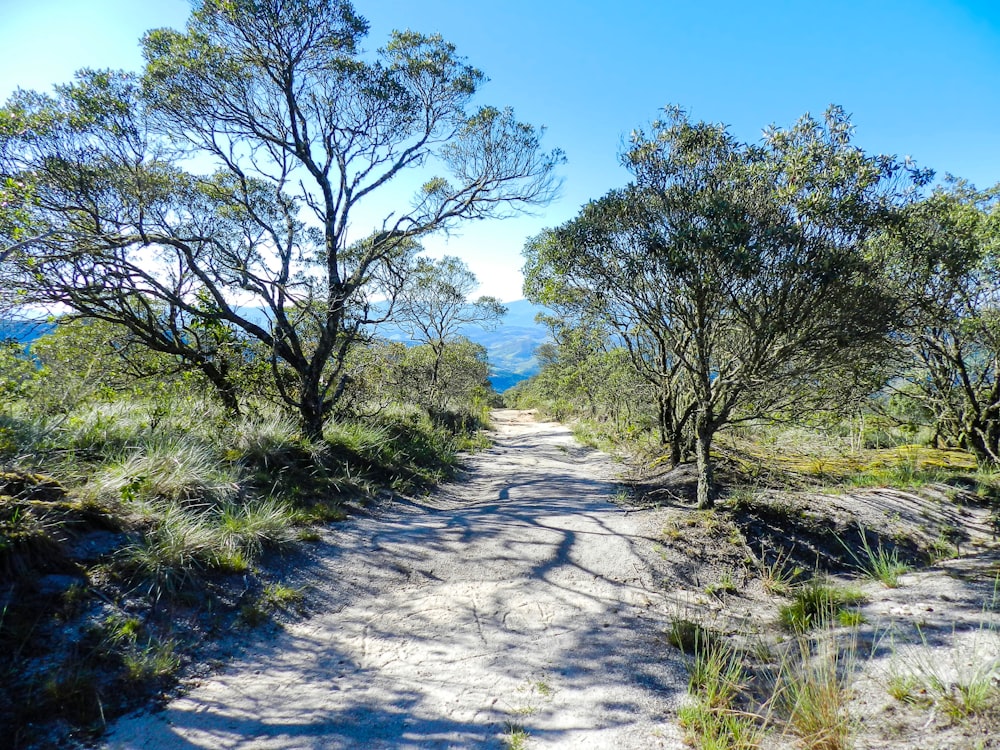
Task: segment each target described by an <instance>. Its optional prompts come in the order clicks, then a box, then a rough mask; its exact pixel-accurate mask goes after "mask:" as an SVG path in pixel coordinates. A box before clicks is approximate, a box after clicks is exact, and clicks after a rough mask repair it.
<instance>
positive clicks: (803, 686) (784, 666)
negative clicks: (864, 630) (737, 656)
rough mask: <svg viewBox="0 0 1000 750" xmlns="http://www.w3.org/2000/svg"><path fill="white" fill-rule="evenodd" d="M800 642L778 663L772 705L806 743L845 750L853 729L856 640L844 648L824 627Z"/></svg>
mask: <svg viewBox="0 0 1000 750" xmlns="http://www.w3.org/2000/svg"><path fill="white" fill-rule="evenodd" d="M797 646H798V648H797V651H796V652H793V653H791V654H790V655H789V656H788V657H786V658H785V659H784V660H783V661H782V663H781V665H780V668H779V671H778V675H777V678H776V681H775V686H774V694H773V697H772V699H771V702H772V705H773V707H774V710H775V712H776V713H777V715H778V716H780V717H781V719H782V720H783V721H784V723H785V725H786V727H787V728H788V730H789V731H791V732H792V733H793V734H795V735H796V736H797V737H799V738H800V740H801V741H802V744H803V746H804V747H807V748H810V750H846V748H849V747H850V735H851V725H850V718H849V715H848V711H847V703H848V700H849V697H850V696H849V693H848V689H847V678H848V676H849V675H850V673H851V672H852V670H853V668H854V662H855V660H856V647H855V644H854V642H853V640H852V641H851V642H850V643H849V644H848V645H847V646H846V647H845V648H840V646H839V645H838V643H837V641H836V639H835V638H834V637H833V635H832V634H831V633H829V632H826V633H823V634H822V635H821V636H820V637H819V638H817V639H815V640H814V639H807V638H805V637H800V638H798V639H797ZM814 646H817V647H818V650H819V653H818V654H816V653H813V651H814Z"/></svg>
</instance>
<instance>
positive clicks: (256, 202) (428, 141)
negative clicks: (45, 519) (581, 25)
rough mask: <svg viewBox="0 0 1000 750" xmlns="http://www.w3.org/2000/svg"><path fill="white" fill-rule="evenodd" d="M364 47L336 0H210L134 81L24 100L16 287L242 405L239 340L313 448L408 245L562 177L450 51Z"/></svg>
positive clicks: (9, 241) (15, 175) (81, 80)
mask: <svg viewBox="0 0 1000 750" xmlns="http://www.w3.org/2000/svg"><path fill="white" fill-rule="evenodd" d="M367 30H368V25H367V22H366V21H365V20H364V19H363V18H362V17H361V16H359V15H358V14H357V13H356V12H355V10H354V8H353V7H352V5H351V4H350V3H349V2H346V0H285V1H283V2H272V1H270V0H201V1H200V2H197V3H196V4H195V6H194V10H193V12H192V15H191V17H190V20H189V22H188V24H187V28H186V29H185V30H184V31H176V30H171V29H158V30H154V31H150V32H148V33H147V34H146V35H145V37H144V38H143V40H142V46H143V52H144V55H145V60H146V64H145V68H144V70H143V72H142V74H141V75H138V76H136V75H131V74H127V73H115V72H107V71H83V72H81V73H80V74H78V76H77V79H76V81H75V82H73V83H71V84H68V85H64V86H59V87H57V88H56V90H55V93H54V94H53V95H43V94H38V93H34V92H25V91H19V92H17V93H16V94H15V95H14V96H13V97H12V98H11V99H10V100H9V101H8V103H7V104H6V106H5V107H4V108H3V109H2V110H0V183H2V184H3V185H4V186H5V188H4V189H5V192H6V193H9V192H11V191H13V192H16V193H17V198H16V201H15V202H16V204H17V207H18V213H17V214H15V213H13V212H10V211H8V212H6V213H5V214H4V217H7V218H5V221H6V222H7V223H11V222H14V223H16V225H17V232H16V233H15V232H14V231H13V230H11V231H6V230H5V231H4V232H3V234H2V235H0V240H2V241H3V243H4V247H2V248H0V251H2V252H3V254H4V257H5V266H6V268H5V274H6V275H7V277H8V281H9V283H10V284H13V285H16V286H17V288H18V289H19V290H20V291H21V292H22V297H23V298H24V299H25V300H26V301H30V302H33V303H44V304H58V305H61V306H65V307H66V308H68V309H70V310H71V311H73V313H74V314H77V315H80V316H85V317H92V318H97V319H101V320H106V321H109V322H114V323H120V324H122V325H124V326H125V327H126V328H127V329H129V330H130V331H131V332H132V333H133V334H134V336H135V337H136V338H137V340H139V341H141V342H142V343H143V344H145V345H146V346H149V347H151V348H153V349H156V350H158V351H162V352H166V353H168V354H171V355H173V356H175V357H177V358H179V359H180V360H182V361H184V362H186V363H187V364H189V365H190V366H192V367H195V368H198V369H200V370H201V371H202V372H203V373H204V374H205V375H206V377H207V378H208V380H209V381H210V382H212V383H213V384H215V385H216V387H217V390H218V392H219V393H220V394H221V395H222V396H223V399H224V400H225V402H226V403H227V404H228V405H229V406H230V407H231V408H233V409H236V408H238V407H239V395H240V394H239V386H238V384H237V383H234V382H233V378H232V377H231V375H230V373H229V371H228V370H229V367H230V365H227V361H228V360H227V357H230V356H231V353H232V351H234V350H238V349H240V347H243V346H246V345H247V344H248V343H249V344H251V345H252V346H253V349H254V351H256V352H263V355H261V356H266V357H267V358H268V359H269V360H270V362H271V366H272V369H273V371H274V374H275V383H276V385H277V387H278V389H279V391H280V395H281V397H282V399H283V400H284V401H285V402H286V403H287V404H288V405H289V406H291V407H293V408H295V409H297V410H298V413H299V414H300V418H301V422H302V427H303V430H304V432H305V433H306V434H308V435H310V436H312V437H320V436H321V435H322V430H323V422H324V420H325V418H326V417H327V415H328V414H329V413H330V411H331V409H332V408H333V406H334V404H335V403H336V401H337V399H338V398H339V396H340V394H341V393H342V392H343V389H344V387H345V384H346V378H347V371H346V368H345V366H344V365H345V362H346V361H347V355H348V352H349V351H350V349H351V347H352V346H353V345H354V344H355V343H356V342H357V341H358V340H359V338H360V337H362V336H363V334H364V331H365V330H368V329H369V328H370V324H372V323H373V322H377V320H378V319H379V318H380V317H382V316H384V315H385V311H386V310H387V309H388V308H391V304H390V305H389V306H388V308H387V306H386V305H385V304H384V300H385V299H389V300H390V302H391V300H392V299H393V297H394V295H395V293H396V292H397V291H398V290H399V289H400V287H401V285H402V283H403V277H404V271H405V269H406V268H408V267H409V266H410V260H411V256H412V254H413V252H414V247H415V244H416V242H417V240H418V239H419V238H421V237H423V236H425V235H427V234H429V233H431V232H434V231H439V230H447V229H448V228H449V227H452V226H453V225H454V224H456V223H457V222H461V221H467V220H475V219H485V218H495V217H501V218H502V217H505V216H509V215H511V214H512V213H515V212H517V211H520V210H522V209H524V208H525V207H530V206H533V205H539V204H542V203H545V202H546V201H548V200H549V199H551V197H552V196H553V194H554V190H555V188H556V180H555V178H554V172H555V169H556V168H557V166H558V165H559V163H560V162H561V161H562V155H561V153H560V152H558V151H552V152H548V153H547V152H544V151H543V150H542V149H541V146H540V137H541V131H540V130H539V129H537V128H535V127H532V126H530V125H527V124H525V123H521V122H519V121H518V120H517V119H516V118H515V116H514V114H513V112H512V111H511V110H510V109H499V108H495V107H490V106H482V107H478V108H473V106H472V100H473V98H474V96H475V95H476V93H477V91H478V89H479V87H480V85H481V83H482V82H483V80H484V77H483V74H482V73H481V72H480V71H478V70H477V69H475V68H473V67H471V66H470V65H468V64H467V63H466V62H465V60H464V59H463V58H461V57H460V56H458V55H457V53H456V51H455V49H454V47H453V45H451V44H449V43H448V42H446V41H445V40H443V39H442V38H441V37H439V36H437V35H430V36H428V35H422V34H418V33H416V32H412V31H406V32H396V33H394V34H393V35H392V36H391V38H390V40H389V42H388V44H386V46H385V47H384V48H383V49H381V50H379V51H378V52H377V53H375V54H372V55H368V54H365V53H364V52H363V51H362V50H361V47H360V43H361V41H362V39H363V38H364V36H365V34H366V33H367ZM413 176H416V177H417V182H419V183H420V187H419V188H418V189H417V190H416V192H415V194H414V195H413V197H412V199H411V200H410V201H409V203H408V204H407V202H406V200H405V199H403V200H402V201H400V199H399V197H398V189H397V188H396V187H394V186H398V185H400V184H409V183H410V182H411V181H412V179H413ZM362 212H365V213H364V216H365V217H371V216H372V215H376V216H380V218H378V219H377V220H375V221H374V222H373V223H372V225H370V226H362V227H360V228H359V227H356V226H353V225H352V221H358V220H360V219H362V218H363V217H362ZM366 221H369V222H371V219H370V218H368V219H366ZM375 301H378V303H379V304H374V302H375ZM289 373H290V374H291V376H290V377H289Z"/></svg>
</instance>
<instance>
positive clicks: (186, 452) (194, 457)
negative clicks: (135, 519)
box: [84, 441, 238, 505]
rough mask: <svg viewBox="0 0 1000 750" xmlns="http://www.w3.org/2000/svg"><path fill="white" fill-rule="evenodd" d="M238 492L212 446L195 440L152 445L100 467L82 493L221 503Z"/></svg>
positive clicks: (144, 500)
mask: <svg viewBox="0 0 1000 750" xmlns="http://www.w3.org/2000/svg"><path fill="white" fill-rule="evenodd" d="M237 492H238V485H237V482H236V477H235V476H234V475H233V474H232V473H231V472H229V471H227V470H226V469H225V467H224V466H223V464H222V463H221V462H220V461H219V459H218V457H217V456H216V455H215V454H214V453H213V451H212V450H211V448H209V447H207V446H205V445H202V444H199V443H196V442H185V441H182V442H169V443H151V444H149V445H146V446H145V447H143V448H142V449H140V450H138V451H136V452H135V453H133V454H132V455H131V456H129V457H128V458H126V459H125V460H124V461H121V462H120V463H118V464H117V465H112V466H110V467H108V468H105V469H103V470H102V471H99V472H98V473H97V475H96V476H95V477H94V478H93V479H92V480H91V481H90V482H88V484H87V486H86V488H85V490H84V494H86V495H91V496H93V497H97V498H101V499H114V500H121V501H123V502H125V503H139V504H140V505H141V504H143V503H148V502H150V501H156V500H166V501H170V502H175V503H186V504H192V505H198V504H201V505H206V504H221V503H224V502H226V501H227V500H231V499H232V498H234V497H235V496H236V494H237Z"/></svg>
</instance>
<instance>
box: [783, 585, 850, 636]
mask: <svg viewBox="0 0 1000 750" xmlns="http://www.w3.org/2000/svg"><path fill="white" fill-rule="evenodd" d="M864 600H865V595H864V593H862V592H861V591H858V590H857V589H853V588H846V587H843V586H838V585H834V584H832V583H829V582H828V581H826V580H824V579H823V578H821V577H819V576H817V577H815V578H813V579H811V580H809V581H808V582H806V583H804V584H802V585H800V586H798V587H796V588H795V589H794V590H793V592H792V601H791V602H790V603H789V604H786V605H784V606H783V607H781V609H780V610H779V613H778V617H779V620H780V621H781V624H782V625H784V626H785V627H786V628H788V629H789V630H793V631H796V632H804V631H806V630H809V629H811V628H814V627H817V626H819V625H821V624H823V623H828V622H832V621H834V620H836V619H837V618H838V617H839V616H840V613H841V612H843V611H845V610H847V609H848V608H849V607H850V606H853V605H857V604H860V603H861V602H863V601H864Z"/></svg>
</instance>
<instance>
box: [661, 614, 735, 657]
mask: <svg viewBox="0 0 1000 750" xmlns="http://www.w3.org/2000/svg"><path fill="white" fill-rule="evenodd" d="M664 637H665V638H666V640H667V643H669V644H670V645H671V646H673V647H674V648H677V649H680V651H681V652H682V653H684V654H688V655H691V654H696V653H698V652H699V651H701V650H705V649H708V648H714V647H716V646H717V645H719V644H720V643H721V642H722V635H721V634H720V633H718V632H716V631H714V630H711V629H710V628H706V627H705V626H704V625H701V624H699V623H697V622H694V621H693V620H687V619H685V618H677V619H676V620H674V621H672V622H671V623H670V628H669V629H668V630H667V631H666V633H664Z"/></svg>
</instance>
